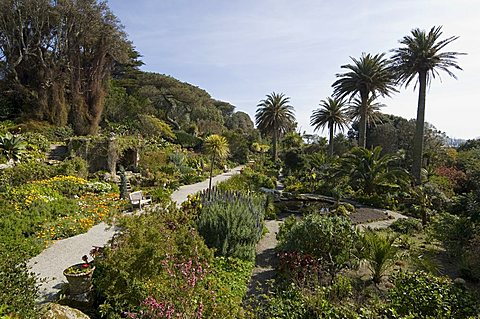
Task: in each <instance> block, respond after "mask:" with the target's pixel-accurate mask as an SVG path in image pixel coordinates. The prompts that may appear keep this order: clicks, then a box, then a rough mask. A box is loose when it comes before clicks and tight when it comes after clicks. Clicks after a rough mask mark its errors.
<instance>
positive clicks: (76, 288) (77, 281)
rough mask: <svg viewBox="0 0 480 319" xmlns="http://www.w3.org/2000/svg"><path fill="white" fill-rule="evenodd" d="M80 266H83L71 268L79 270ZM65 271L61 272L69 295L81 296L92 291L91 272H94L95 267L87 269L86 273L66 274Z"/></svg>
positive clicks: (77, 265) (78, 265)
mask: <svg viewBox="0 0 480 319" xmlns="http://www.w3.org/2000/svg"><path fill="white" fill-rule="evenodd" d="M82 265H83V264H76V265H73V266H71V267H76V268H78V269H80V270H81V269H82ZM71 267H69V268H71ZM69 268H67V269H69ZM67 269H65V270H64V271H63V275H64V276H65V277H66V278H67V281H68V292H69V293H70V294H71V295H78V294H83V293H86V292H89V291H90V290H91V289H92V276H93V271H94V270H95V266H93V267H92V268H90V269H88V270H87V271H84V272H83V271H82V272H80V273H67Z"/></svg>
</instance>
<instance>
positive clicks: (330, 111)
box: [310, 97, 348, 155]
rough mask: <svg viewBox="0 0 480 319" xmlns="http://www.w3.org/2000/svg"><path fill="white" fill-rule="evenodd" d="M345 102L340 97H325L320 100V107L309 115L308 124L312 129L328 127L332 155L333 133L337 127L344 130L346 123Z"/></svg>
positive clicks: (331, 153)
mask: <svg viewBox="0 0 480 319" xmlns="http://www.w3.org/2000/svg"><path fill="white" fill-rule="evenodd" d="M346 105H347V104H346V102H345V101H344V100H342V99H336V98H331V97H327V99H326V100H321V101H320V106H321V108H320V109H317V110H315V111H313V114H312V116H311V117H310V125H312V126H313V127H314V128H313V130H314V131H316V130H319V129H322V130H323V129H324V128H325V127H328V130H329V133H330V136H329V140H328V143H329V147H330V155H333V134H334V132H335V131H336V129H337V128H339V129H340V130H342V131H343V130H344V128H345V127H347V125H348V118H347V115H346V114H345V109H346Z"/></svg>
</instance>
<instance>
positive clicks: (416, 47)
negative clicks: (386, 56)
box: [392, 26, 465, 184]
mask: <svg viewBox="0 0 480 319" xmlns="http://www.w3.org/2000/svg"><path fill="white" fill-rule="evenodd" d="M442 33H443V32H442V27H441V26H439V27H435V26H434V27H432V28H431V29H430V31H429V32H426V31H425V30H420V29H418V28H416V29H413V30H412V31H411V34H410V35H407V36H405V37H403V39H401V40H400V41H399V42H400V44H402V45H403V46H402V47H400V48H397V49H394V50H392V51H393V53H394V55H393V57H392V61H393V65H394V70H395V74H396V77H397V79H398V81H399V82H400V83H401V84H403V85H405V87H407V86H408V85H409V84H410V83H411V82H412V80H414V79H416V80H417V81H416V83H418V108H417V122H416V128H415V137H414V141H413V166H412V174H413V176H414V178H415V181H416V183H417V184H420V183H421V170H422V158H423V143H424V133H425V98H426V87H427V85H430V82H431V80H432V78H433V79H434V78H435V77H436V76H439V75H440V74H439V71H444V72H446V73H447V74H448V75H449V76H451V77H453V78H455V79H456V78H457V77H456V76H455V74H453V72H452V71H450V68H454V69H457V70H461V69H462V68H461V67H460V66H459V65H458V64H457V62H456V60H457V56H458V55H462V54H465V53H458V52H441V51H442V49H443V48H444V47H445V46H446V45H448V44H450V43H451V42H453V41H455V40H456V39H458V37H457V36H453V37H449V38H446V39H444V40H440V37H441V35H442ZM415 88H416V85H415V87H414V89H415Z"/></svg>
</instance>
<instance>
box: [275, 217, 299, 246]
mask: <svg viewBox="0 0 480 319" xmlns="http://www.w3.org/2000/svg"><path fill="white" fill-rule="evenodd" d="M297 222H298V219H297V217H295V215H290V216H288V217H287V218H285V220H284V221H283V223H282V224H280V227H279V229H278V234H277V240H278V241H279V242H285V240H286V239H287V234H288V233H289V232H290V231H291V230H292V228H293V226H295V224H297Z"/></svg>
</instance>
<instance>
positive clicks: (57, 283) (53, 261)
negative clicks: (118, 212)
mask: <svg viewBox="0 0 480 319" xmlns="http://www.w3.org/2000/svg"><path fill="white" fill-rule="evenodd" d="M242 168H243V166H238V167H236V168H234V169H232V170H230V171H229V172H227V173H224V174H221V175H217V176H215V177H214V178H213V179H212V184H213V185H216V184H217V183H219V182H221V181H224V180H227V179H229V178H230V177H231V176H233V175H235V174H238V173H239V172H240V170H241V169H242ZM207 188H208V180H206V181H203V182H200V183H196V184H192V185H185V186H181V187H180V188H179V189H178V190H177V191H175V192H173V194H172V200H173V201H175V202H177V205H180V204H181V203H182V202H184V201H185V200H186V199H187V196H188V195H189V194H194V193H196V192H199V191H202V190H204V189H207ZM115 232H116V229H115V227H110V226H108V225H106V224H105V223H100V224H98V225H95V226H93V227H92V228H91V229H90V230H89V231H88V232H87V233H84V234H80V235H77V236H74V237H70V238H67V239H62V240H58V241H56V242H54V243H53V244H52V245H51V246H50V247H48V248H47V249H45V250H44V251H43V252H41V253H40V254H39V255H37V256H36V257H34V258H32V259H30V261H29V263H28V264H29V266H30V267H31V270H32V272H34V273H35V274H37V275H38V277H39V279H40V280H41V281H42V282H40V296H39V301H40V302H45V301H49V300H53V299H55V296H56V294H57V293H58V292H59V291H60V290H61V288H62V285H63V284H64V283H65V282H66V281H65V279H64V276H63V270H64V269H65V268H67V267H68V266H71V265H73V264H76V263H80V262H82V256H83V255H88V253H89V252H90V250H91V249H92V247H93V246H104V245H105V244H107V242H108V241H109V240H110V238H112V236H113V235H114V234H115Z"/></svg>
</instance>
